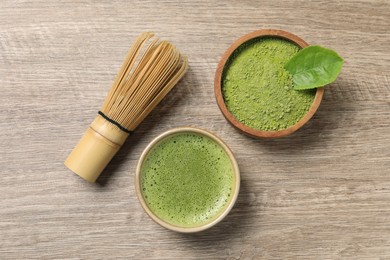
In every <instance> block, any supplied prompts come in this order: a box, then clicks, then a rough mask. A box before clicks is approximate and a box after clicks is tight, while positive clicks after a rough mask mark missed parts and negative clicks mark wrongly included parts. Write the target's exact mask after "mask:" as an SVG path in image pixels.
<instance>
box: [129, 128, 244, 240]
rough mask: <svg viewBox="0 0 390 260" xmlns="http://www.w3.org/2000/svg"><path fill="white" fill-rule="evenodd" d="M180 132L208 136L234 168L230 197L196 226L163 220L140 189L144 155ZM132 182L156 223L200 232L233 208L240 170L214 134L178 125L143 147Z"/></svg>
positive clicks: (186, 230) (180, 230) (170, 227)
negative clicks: (150, 206)
mask: <svg viewBox="0 0 390 260" xmlns="http://www.w3.org/2000/svg"><path fill="white" fill-rule="evenodd" d="M180 133H195V134H198V135H203V136H206V137H208V138H210V139H211V140H213V141H214V142H216V143H217V144H218V145H219V146H220V147H221V148H222V149H223V150H224V151H225V152H226V154H227V155H228V157H229V160H230V162H231V164H232V168H233V170H234V173H233V174H234V177H233V180H232V186H233V189H232V196H231V199H230V200H229V201H228V202H227V204H226V206H225V207H224V209H223V210H222V211H221V212H219V213H218V214H217V215H216V216H215V217H214V218H213V219H212V220H211V221H210V222H206V223H204V224H201V225H198V226H191V227H184V226H177V225H173V224H171V223H168V222H166V221H164V220H163V219H161V218H160V217H159V216H158V215H156V214H155V213H154V212H153V211H152V210H151V209H150V208H149V207H148V205H147V203H146V201H145V198H144V196H143V193H142V189H141V168H142V165H143V163H144V161H145V159H146V157H147V156H148V154H149V152H150V151H151V149H152V148H153V147H155V146H156V145H158V144H159V143H160V142H161V141H162V140H164V139H165V138H167V137H169V136H172V135H175V134H180ZM134 184H135V190H136V194H137V197H138V200H139V202H140V203H141V206H142V208H143V209H144V210H145V212H146V213H147V214H148V215H149V217H150V218H151V219H152V220H154V221H155V222H156V223H157V224H159V225H161V226H163V227H165V228H167V229H170V230H172V231H176V232H180V233H195V232H200V231H203V230H206V229H209V228H211V227H213V226H214V225H216V224H217V223H219V222H220V221H222V219H224V218H225V217H226V216H227V214H228V213H229V212H230V210H231V209H232V208H233V206H234V204H235V202H236V200H237V197H238V193H239V190H240V171H239V169H238V164H237V161H236V159H235V158H234V155H233V153H232V151H231V150H230V149H229V147H228V146H227V145H226V144H225V143H224V142H223V141H222V140H221V139H220V138H219V137H217V136H216V135H215V134H213V133H211V132H208V131H206V130H203V129H199V128H195V127H178V128H174V129H171V130H168V131H166V132H164V133H162V134H161V135H159V136H157V137H156V138H155V139H154V140H153V141H152V142H150V143H149V145H148V146H147V147H146V148H145V150H144V151H143V153H142V155H141V157H140V159H139V161H138V165H137V169H136V174H135V183H134Z"/></svg>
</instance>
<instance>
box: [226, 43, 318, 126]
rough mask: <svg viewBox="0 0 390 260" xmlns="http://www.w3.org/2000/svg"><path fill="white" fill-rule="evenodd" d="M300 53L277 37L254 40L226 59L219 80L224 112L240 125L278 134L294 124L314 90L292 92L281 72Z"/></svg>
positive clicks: (284, 75)
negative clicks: (225, 109)
mask: <svg viewBox="0 0 390 260" xmlns="http://www.w3.org/2000/svg"><path fill="white" fill-rule="evenodd" d="M298 51H299V47H298V46H296V45H295V44H293V43H291V42H289V41H287V40H283V39H279V38H262V39H255V40H252V41H249V42H246V43H245V44H243V45H241V46H240V47H239V48H238V49H237V50H235V52H234V53H233V54H232V55H231V57H230V58H229V60H228V62H227V65H226V66H225V70H224V74H223V79H222V93H223V97H224V100H225V104H226V107H227V109H228V110H229V111H230V113H232V114H233V116H234V117H235V118H236V119H237V120H238V121H240V122H241V123H242V124H244V125H246V126H249V127H251V128H254V129H257V130H263V131H277V130H282V129H285V128H288V127H290V126H292V125H294V124H296V123H297V122H298V121H299V120H300V119H301V118H302V117H303V116H304V115H305V114H306V113H307V112H308V110H309V108H310V106H311V104H312V102H313V100H314V96H315V93H316V90H315V89H314V90H313V89H311V90H294V89H293V82H292V78H291V75H290V74H289V73H288V72H287V71H286V70H285V69H284V65H285V64H286V63H287V62H288V60H289V59H290V58H291V57H292V56H294V54H296V53H297V52H298Z"/></svg>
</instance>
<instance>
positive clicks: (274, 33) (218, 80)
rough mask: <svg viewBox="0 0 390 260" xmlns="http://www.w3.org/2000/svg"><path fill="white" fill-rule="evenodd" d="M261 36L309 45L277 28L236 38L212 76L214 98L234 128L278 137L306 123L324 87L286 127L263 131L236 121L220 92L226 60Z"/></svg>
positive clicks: (318, 102)
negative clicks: (301, 115) (299, 115)
mask: <svg viewBox="0 0 390 260" xmlns="http://www.w3.org/2000/svg"><path fill="white" fill-rule="evenodd" d="M261 37H277V38H282V39H284V40H288V41H290V42H292V43H294V44H296V45H298V46H299V47H301V48H305V47H307V46H309V44H308V43H307V42H305V41H304V40H303V39H301V38H300V37H298V36H296V35H295V34H292V33H290V32H287V31H283V30H277V29H262V30H257V31H254V32H251V33H248V34H246V35H244V36H242V37H240V38H239V39H237V40H236V41H235V42H233V44H232V45H231V46H230V47H229V48H228V49H227V50H226V52H225V53H224V54H223V56H222V58H221V60H220V61H219V63H218V66H217V70H216V72H215V78H214V94H215V98H216V101H217V104H218V107H219V109H220V110H221V112H222V114H223V116H224V117H225V118H226V120H227V121H228V122H229V123H230V124H232V125H233V126H234V127H235V128H236V129H238V130H239V131H241V132H242V133H244V134H246V135H248V136H250V137H254V138H279V137H283V136H287V135H290V134H292V133H294V132H295V131H297V130H298V129H299V128H301V127H302V126H303V125H304V124H306V123H307V122H308V121H309V120H310V118H312V116H313V115H314V114H315V112H316V111H317V109H318V107H319V106H320V103H321V100H322V97H323V94H324V88H323V87H321V88H317V91H316V94H315V96H314V100H313V103H312V105H311V106H310V108H309V111H308V112H307V113H306V115H304V116H303V117H302V118H301V119H300V120H299V121H298V122H297V123H296V124H294V125H292V126H290V127H288V128H286V129H281V130H277V131H264V130H258V129H254V128H251V127H249V126H247V125H244V124H243V123H241V122H240V121H238V120H237V119H236V118H235V117H234V116H233V114H232V113H230V111H229V110H228V109H227V107H226V104H225V101H224V98H223V94H222V75H223V71H224V68H225V65H226V62H227V61H228V60H229V58H230V56H231V55H232V54H233V52H234V51H235V50H236V49H237V48H238V47H240V46H241V45H242V44H243V43H245V42H247V41H250V40H252V39H255V38H261Z"/></svg>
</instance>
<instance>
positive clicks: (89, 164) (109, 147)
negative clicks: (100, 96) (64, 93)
mask: <svg viewBox="0 0 390 260" xmlns="http://www.w3.org/2000/svg"><path fill="white" fill-rule="evenodd" d="M128 136H129V134H128V133H126V132H124V131H122V130H120V129H119V128H118V127H117V126H116V125H114V124H112V123H110V122H109V121H107V120H106V119H105V118H103V117H102V116H101V115H98V116H97V117H96V118H95V120H94V121H93V122H92V124H91V125H90V126H89V128H88V129H87V130H86V132H85V133H84V135H83V136H82V138H81V139H80V141H79V143H78V144H77V145H76V147H75V148H74V149H73V151H72V152H71V153H70V155H69V156H68V158H67V159H66V161H65V166H66V167H68V168H69V169H70V170H71V171H73V172H74V173H76V174H77V175H79V176H80V177H82V178H83V179H85V180H87V181H89V182H95V181H96V179H97V178H98V177H99V175H100V174H101V172H102V171H103V170H104V168H105V167H106V166H107V164H108V163H109V162H110V161H111V159H112V157H114V155H115V154H116V153H117V152H118V150H119V149H120V148H121V146H122V145H123V143H124V142H125V140H126V138H127V137H128Z"/></svg>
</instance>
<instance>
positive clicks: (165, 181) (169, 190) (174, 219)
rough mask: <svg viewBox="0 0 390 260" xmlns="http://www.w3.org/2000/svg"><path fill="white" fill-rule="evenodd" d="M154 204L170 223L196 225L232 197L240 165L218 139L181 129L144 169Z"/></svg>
mask: <svg viewBox="0 0 390 260" xmlns="http://www.w3.org/2000/svg"><path fill="white" fill-rule="evenodd" d="M140 178H141V179H140V180H141V192H142V196H143V197H144V200H145V202H146V204H147V206H148V207H149V209H150V210H151V211H152V212H153V213H154V214H155V215H157V216H158V217H159V218H160V219H162V220H164V221H165V222H167V223H169V224H172V225H176V226H182V227H195V226H200V225H203V224H206V223H207V222H211V221H212V220H214V219H215V218H216V217H217V216H218V214H219V213H221V211H223V210H224V209H225V208H226V207H227V205H228V202H230V200H231V199H232V196H233V189H234V167H233V164H232V162H231V160H230V159H229V156H228V154H227V153H226V151H225V150H224V149H223V148H222V147H221V146H220V145H219V144H218V143H216V142H215V141H214V140H212V139H210V138H209V137H207V136H204V135H201V134H196V133H178V134H174V135H171V136H168V137H166V138H164V139H163V140H161V141H160V142H159V143H157V144H156V145H155V146H154V147H153V148H152V149H151V150H150V151H149V153H148V154H147V156H146V157H145V160H144V163H143V165H142V166H141V172H140Z"/></svg>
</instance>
